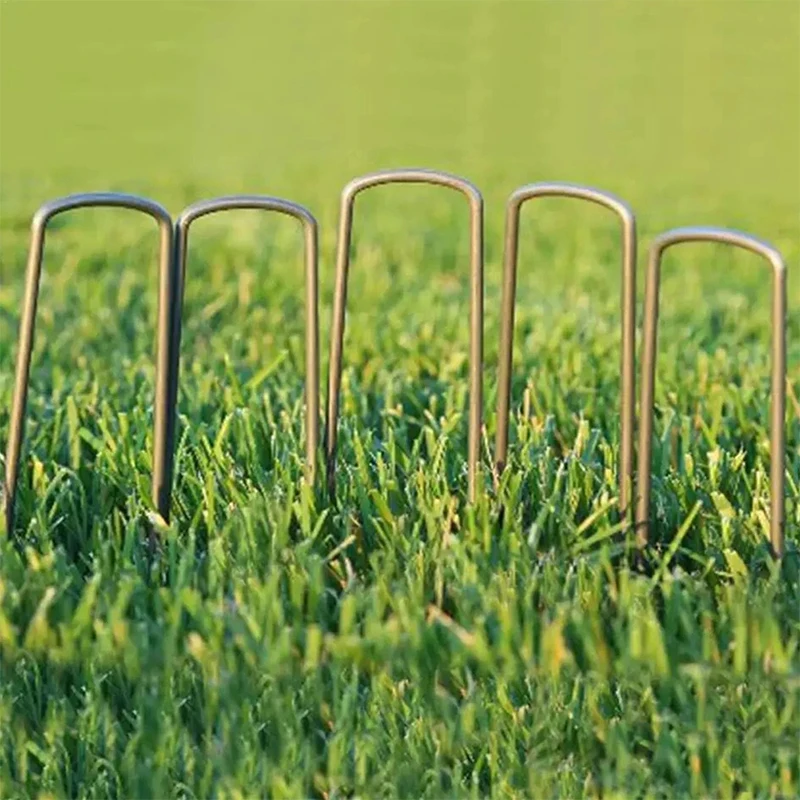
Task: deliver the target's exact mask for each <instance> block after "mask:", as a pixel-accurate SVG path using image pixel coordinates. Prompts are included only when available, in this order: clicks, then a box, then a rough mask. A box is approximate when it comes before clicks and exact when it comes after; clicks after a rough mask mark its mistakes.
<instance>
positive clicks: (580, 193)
mask: <svg viewBox="0 0 800 800" xmlns="http://www.w3.org/2000/svg"><path fill="white" fill-rule="evenodd" d="M537 197H574V198H577V199H579V200H588V201H590V202H592V203H597V204H598V205H601V206H604V207H605V208H608V209H610V210H611V211H613V212H614V213H615V214H616V215H617V216H618V217H619V218H620V220H621V222H622V298H621V299H622V302H621V307H622V356H621V369H620V375H621V382H622V386H621V389H620V439H621V444H620V455H619V494H620V500H619V503H620V511H621V513H622V514H623V516H624V515H626V514H627V513H628V509H629V504H630V497H631V490H632V486H633V427H634V402H635V395H634V392H635V386H634V382H635V378H634V369H635V366H634V359H635V348H636V218H635V217H634V215H633V212H632V211H631V209H630V208H629V207H628V206H627V205H626V204H625V203H624V202H623V201H622V200H619V199H618V198H616V197H614V196H613V195H611V194H608V193H607V192H602V191H600V190H599V189H592V188H591V187H588V186H575V185H573V184H570V183H532V184H530V185H528V186H522V187H521V188H519V189H517V190H516V191H515V192H514V193H513V194H512V195H511V197H510V198H509V200H508V206H507V209H506V241H505V252H504V256H503V259H504V265H503V308H502V320H501V326H502V328H501V334H500V365H499V375H498V388H497V434H496V439H495V470H496V475H497V476H498V477H499V476H500V475H501V474H502V472H503V470H504V469H505V465H506V458H507V455H508V409H509V402H510V395H511V363H512V356H513V352H512V351H513V347H514V304H515V303H514V301H515V297H516V289H517V255H518V250H519V217H520V210H521V208H522V206H523V204H524V203H525V202H527V201H528V200H533V199H534V198H537Z"/></svg>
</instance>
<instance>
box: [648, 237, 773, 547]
mask: <svg viewBox="0 0 800 800" xmlns="http://www.w3.org/2000/svg"><path fill="white" fill-rule="evenodd" d="M685 242H718V243H720V244H727V245H731V246H733V247H739V248H742V249H744V250H749V251H750V252H752V253H755V254H756V255H759V256H761V257H762V258H764V259H766V260H767V262H769V265H770V266H771V267H772V400H771V403H772V409H771V415H770V416H771V421H770V428H771V432H770V483H771V493H772V495H771V498H770V514H771V519H770V542H771V546H772V552H773V554H774V555H775V556H776V557H777V558H780V557H781V556H782V555H783V525H784V461H785V447H786V443H785V431H784V416H785V409H786V266H785V264H784V261H783V258H782V257H781V254H780V253H779V252H778V251H777V250H776V249H775V248H774V247H772V245H770V244H768V243H767V242H764V241H761V240H760V239H756V238H755V237H754V236H750V235H748V234H746V233H740V232H739V231H732V230H726V229H725V228H705V227H691V228H676V229H674V230H671V231H667V232H666V233H662V234H661V235H660V236H659V237H658V238H657V239H656V240H655V241H654V242H653V244H652V245H651V247H650V256H649V260H648V267H647V289H646V296H645V316H644V354H643V358H642V395H641V403H640V414H641V424H640V427H639V464H638V469H637V494H638V498H637V504H636V531H637V543H638V544H639V546H640V547H643V546H644V545H645V544H647V539H648V524H649V514H650V478H651V463H650V462H651V456H652V438H653V391H654V386H655V369H656V333H657V329H658V301H659V282H660V277H661V259H662V257H663V255H664V252H665V251H666V250H668V249H669V248H670V247H673V246H674V245H677V244H682V243H685Z"/></svg>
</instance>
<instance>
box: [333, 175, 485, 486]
mask: <svg viewBox="0 0 800 800" xmlns="http://www.w3.org/2000/svg"><path fill="white" fill-rule="evenodd" d="M385 183H424V184H432V185H435V186H446V187H448V188H450V189H456V190H457V191H459V192H461V193H462V194H463V195H464V196H465V197H466V198H467V200H468V201H469V207H470V348H469V351H470V355H469V443H468V452H467V463H468V470H469V489H468V492H469V501H470V502H474V500H475V492H476V481H477V471H478V455H479V448H480V436H481V411H482V396H481V392H482V386H481V379H482V370H483V198H482V197H481V193H480V192H479V191H478V189H477V187H475V186H474V185H473V184H471V183H470V182H469V181H467V180H464V179H463V178H459V177H457V176H455V175H450V174H448V173H446V172H439V171H437V170H427V169H399V170H386V171H383V172H374V173H371V174H369V175H364V176H362V177H360V178H355V179H354V180H352V181H350V183H348V184H347V186H345V187H344V190H343V191H342V202H341V210H340V213H339V239H338V242H337V248H336V290H335V295H334V301H333V326H332V329H331V351H330V365H329V368H328V370H329V371H328V415H327V425H326V428H325V439H326V441H325V452H326V457H327V477H328V493H329V496H330V497H331V498H333V496H334V491H335V478H336V436H337V423H338V418H339V387H340V385H341V381H342V348H343V344H344V323H345V320H344V317H345V307H346V305H347V276H348V272H349V270H350V239H351V235H352V231H353V205H354V203H355V198H356V195H357V194H358V193H359V192H362V191H364V190H365V189H369V188H371V187H373V186H380V185H382V184H385Z"/></svg>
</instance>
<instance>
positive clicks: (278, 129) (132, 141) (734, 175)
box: [0, 0, 800, 241]
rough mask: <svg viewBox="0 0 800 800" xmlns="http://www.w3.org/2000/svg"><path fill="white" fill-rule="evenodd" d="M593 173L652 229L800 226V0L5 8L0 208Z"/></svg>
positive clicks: (496, 186) (492, 209)
mask: <svg viewBox="0 0 800 800" xmlns="http://www.w3.org/2000/svg"><path fill="white" fill-rule="evenodd" d="M410 165H421V166H431V167H438V168H442V169H447V170H452V171H455V172H458V173H462V174H464V175H465V176H467V177H469V178H471V179H473V180H474V181H475V182H477V183H478V185H479V186H480V187H481V188H482V189H483V190H484V191H485V193H486V195H487V200H488V201H489V203H490V204H491V205H489V206H488V209H487V211H488V215H489V217H490V222H491V220H492V219H495V220H497V219H499V218H500V216H501V214H502V210H501V205H502V202H503V201H504V198H505V196H506V195H507V194H508V192H510V191H511V190H512V189H513V188H514V187H515V186H517V185H520V184H522V183H527V182H530V181H535V180H549V179H557V180H570V181H580V182H586V183H593V184H597V185H599V186H601V187H603V188H606V189H608V190H611V191H615V192H617V193H619V194H621V195H622V196H623V197H625V198H626V199H627V200H628V201H629V202H631V203H632V204H633V205H634V207H635V209H636V211H637V212H638V213H639V214H640V216H641V217H642V220H643V223H644V226H645V227H648V226H649V225H651V224H654V225H656V224H657V225H672V224H685V223H687V222H698V223H719V224H739V225H743V226H749V227H751V228H755V229H756V230H755V232H757V233H759V234H761V235H762V236H765V237H767V238H774V239H780V240H783V241H790V240H795V241H796V238H797V235H798V233H800V4H798V3H797V2H794V1H793V0H789V1H788V2H782V1H780V0H777V1H776V0H766V1H765V2H749V1H747V0H745V1H744V2H717V1H714V2H683V1H682V0H668V1H665V2H641V3H634V2H613V1H610V0H609V1H608V2H606V1H603V2H490V1H488V0H487V1H484V2H454V1H448V2H432V1H428V2H350V1H345V0H335V1H333V2H299V1H298V0H293V2H278V1H265V2H233V1H231V2H142V1H141V0H136V1H135V2H113V1H110V2H74V1H72V0H60V2H25V1H24V0H5V2H2V4H0V177H2V190H1V192H0V213H3V214H6V215H8V214H14V215H15V216H16V215H17V214H24V215H26V216H29V215H30V213H32V211H33V210H34V208H35V206H36V205H38V204H39V202H41V201H43V200H45V199H46V198H47V197H49V196H50V195H52V194H58V193H61V192H69V191H79V190H90V189H100V188H114V189H130V190H134V191H141V192H146V193H148V194H151V195H153V196H155V198H156V199H159V200H161V201H162V202H164V203H166V204H168V205H169V207H170V209H171V210H173V211H177V210H178V208H177V207H176V206H175V205H174V204H179V203H182V202H185V201H187V200H192V199H197V197H198V196H200V195H208V194H212V193H227V192H231V191H235V190H249V191H258V192H265V193H270V194H281V195H286V196H289V197H291V198H293V199H296V200H298V201H300V202H306V203H308V204H310V205H312V208H313V210H314V211H316V212H317V213H318V214H319V215H320V216H321V217H322V218H323V219H326V217H327V216H328V215H329V214H331V213H333V212H334V211H335V209H336V204H337V195H338V191H339V189H340V187H341V186H342V185H343V184H344V183H345V182H346V181H347V180H348V179H349V178H350V177H352V176H354V175H356V174H359V173H362V172H365V171H369V170H373V169H378V168H384V167H392V166H410Z"/></svg>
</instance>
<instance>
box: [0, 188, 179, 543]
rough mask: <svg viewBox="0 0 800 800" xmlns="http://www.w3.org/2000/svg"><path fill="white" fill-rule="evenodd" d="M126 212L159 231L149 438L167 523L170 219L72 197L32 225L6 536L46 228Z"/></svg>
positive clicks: (114, 200)
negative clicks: (94, 212)
mask: <svg viewBox="0 0 800 800" xmlns="http://www.w3.org/2000/svg"><path fill="white" fill-rule="evenodd" d="M108 207H111V208H127V209H131V210H133V211H139V212H141V213H143V214H148V215H149V216H151V217H152V218H153V219H155V220H156V222H157V223H158V226H159V229H160V231H161V249H160V260H159V288H158V344H157V351H156V397H155V409H154V417H155V418H154V432H153V493H152V496H153V505H154V506H155V508H156V509H157V510H158V512H159V513H160V515H161V516H162V517H163V518H164V519H165V520H167V519H168V516H169V500H170V491H171V481H169V480H168V479H167V465H168V461H169V454H170V453H171V450H172V442H171V439H170V436H169V431H168V423H167V409H168V407H169V397H170V393H171V388H170V385H169V339H170V335H169V334H170V312H171V308H172V303H173V299H174V298H173V293H174V290H175V275H174V269H173V264H172V218H171V217H170V215H169V213H168V212H167V211H166V209H164V208H163V207H162V206H160V205H159V204H158V203H156V202H154V201H152V200H147V199H146V198H143V197H137V196H135V195H129V194H117V193H111V192H92V193H88V194H74V195H69V196H68V197H62V198H59V199H58V200H53V201H51V202H49V203H45V204H44V205H43V206H42V207H41V208H40V209H39V210H38V211H37V212H36V214H35V215H34V217H33V222H32V224H31V244H30V251H29V253H28V267H27V273H26V278H25V299H24V301H23V307H22V320H21V322H20V335H19V351H18V353H17V372H16V379H15V384H14V396H13V400H12V405H11V419H10V421H9V433H8V446H7V449H6V476H5V486H4V492H3V494H4V504H5V523H6V530H7V531H8V533H9V534H10V533H11V532H12V530H13V527H14V503H15V500H16V492H17V480H18V478H19V462H20V453H21V450H22V440H23V437H24V432H25V408H26V404H27V399H28V383H29V380H30V367H31V353H32V351H33V336H34V328H35V323H36V307H37V304H38V300H39V281H40V277H41V274H42V260H43V256H44V241H45V231H46V229H47V223H48V222H49V221H50V220H51V219H52V218H53V217H55V216H57V215H59V214H62V213H64V212H65V211H71V210H73V209H77V208H108Z"/></svg>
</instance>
